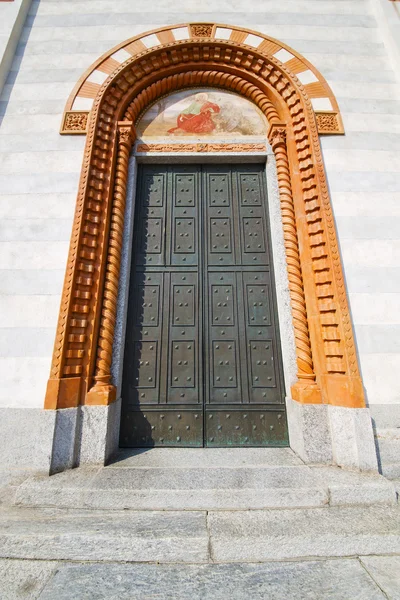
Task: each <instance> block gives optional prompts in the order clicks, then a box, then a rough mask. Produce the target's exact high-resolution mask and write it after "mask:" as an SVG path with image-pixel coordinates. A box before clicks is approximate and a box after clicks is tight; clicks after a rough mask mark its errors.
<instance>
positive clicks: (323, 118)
mask: <svg viewBox="0 0 400 600" xmlns="http://www.w3.org/2000/svg"><path fill="white" fill-rule="evenodd" d="M315 120H316V121H317V128H318V133H319V134H320V135H343V134H344V127H343V123H342V119H341V117H340V115H339V113H337V112H335V111H334V110H325V111H322V110H316V111H315Z"/></svg>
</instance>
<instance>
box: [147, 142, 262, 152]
mask: <svg viewBox="0 0 400 600" xmlns="http://www.w3.org/2000/svg"><path fill="white" fill-rule="evenodd" d="M266 151H267V146H266V144H263V143H262V142H261V143H259V144H254V143H249V144H238V143H233V144H223V143H221V144H218V143H216V144H214V143H207V144H202V143H196V144H185V143H183V144H138V145H137V146H136V153H137V154H151V153H153V152H157V153H161V152H171V153H176V152H180V153H182V152H223V153H228V152H236V153H240V152H266Z"/></svg>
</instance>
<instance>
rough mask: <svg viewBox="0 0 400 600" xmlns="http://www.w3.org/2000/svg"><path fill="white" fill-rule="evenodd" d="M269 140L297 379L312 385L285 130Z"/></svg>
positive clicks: (274, 132)
mask: <svg viewBox="0 0 400 600" xmlns="http://www.w3.org/2000/svg"><path fill="white" fill-rule="evenodd" d="M269 138H270V139H269V141H270V143H271V146H272V149H273V151H274V153H275V158H276V169H277V174H278V185H279V196H280V203H281V214H282V222H283V236H284V242H285V249H286V260H287V266H288V277H289V292H290V300H291V305H292V314H293V321H294V334H295V341H296V355H297V369H298V372H297V377H298V379H299V381H300V382H301V381H302V380H306V381H307V382H313V381H315V373H314V366H313V359H312V352H311V344H310V335H309V331H308V320H307V308H306V300H305V297H304V287H303V277H302V272H301V262H300V254H299V242H298V237H297V227H296V216H295V212H294V205H293V194H292V186H291V177H290V171H289V160H288V155H287V148H286V129H285V127H284V126H279V127H272V128H271V133H270V136H269Z"/></svg>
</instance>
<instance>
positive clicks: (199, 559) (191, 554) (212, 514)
mask: <svg viewBox="0 0 400 600" xmlns="http://www.w3.org/2000/svg"><path fill="white" fill-rule="evenodd" d="M396 553H397V554H399V553H400V508H399V506H374V507H361V508H360V507H326V508H314V509H291V510H288V509H282V510H279V511H276V510H264V511H259V510H255V511H209V512H206V511H93V510H72V509H64V510H60V509H36V508H17V507H11V508H7V509H3V510H0V558H12V559H30V560H33V559H38V560H53V561H57V560H63V561H64V560H73V561H100V562H103V561H107V562H108V561H118V562H140V563H145V562H152V563H157V562H160V563H193V564H195V563H197V564H198V563H207V562H231V563H240V562H265V561H268V560H287V559H293V560H294V559H300V558H305V557H307V558H317V557H319V558H324V557H329V556H331V557H343V556H346V557H350V556H359V555H371V554H373V555H383V554H396Z"/></svg>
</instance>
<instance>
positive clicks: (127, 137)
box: [85, 121, 135, 405]
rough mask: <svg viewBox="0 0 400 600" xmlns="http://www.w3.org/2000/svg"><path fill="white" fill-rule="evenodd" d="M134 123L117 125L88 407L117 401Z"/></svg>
mask: <svg viewBox="0 0 400 600" xmlns="http://www.w3.org/2000/svg"><path fill="white" fill-rule="evenodd" d="M134 137H135V136H134V128H133V123H132V122H130V121H120V122H118V150H117V164H116V170H115V183H114V198H113V206H112V211H111V224H110V235H109V245H108V256H107V266H106V275H105V284H104V293H103V305H102V310H101V320H100V331H99V338H98V342H97V357H96V368H95V375H94V385H93V387H92V388H91V389H90V390H89V392H88V393H87V395H86V399H85V404H91V405H108V404H111V403H112V402H114V401H115V399H116V388H115V386H114V385H112V383H111V361H112V347H113V341H114V330H115V321H116V315H117V298H118V284H119V273H120V265H121V249H122V237H123V230H124V215H125V203H126V188H127V179H128V168H129V155H130V151H131V148H132V144H133V141H134Z"/></svg>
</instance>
